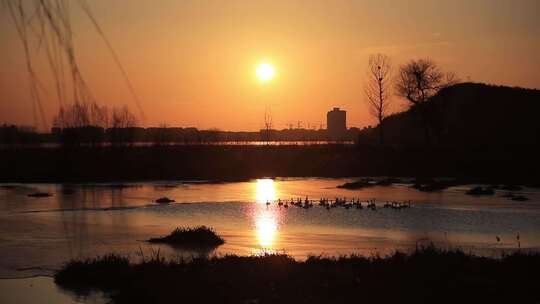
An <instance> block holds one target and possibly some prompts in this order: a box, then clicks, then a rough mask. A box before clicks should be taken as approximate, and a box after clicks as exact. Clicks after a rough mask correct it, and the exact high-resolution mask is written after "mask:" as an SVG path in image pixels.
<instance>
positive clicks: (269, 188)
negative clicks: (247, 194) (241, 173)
mask: <svg viewBox="0 0 540 304" xmlns="http://www.w3.org/2000/svg"><path fill="white" fill-rule="evenodd" d="M255 195H256V200H257V203H263V204H264V203H266V202H272V201H274V200H276V199H277V198H276V188H275V186H274V180H273V179H258V180H257V188H256V194H255Z"/></svg>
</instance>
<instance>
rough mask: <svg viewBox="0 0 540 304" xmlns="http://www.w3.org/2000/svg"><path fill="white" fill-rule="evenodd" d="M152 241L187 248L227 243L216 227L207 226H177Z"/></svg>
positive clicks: (209, 246) (151, 241)
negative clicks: (216, 230)
mask: <svg viewBox="0 0 540 304" xmlns="http://www.w3.org/2000/svg"><path fill="white" fill-rule="evenodd" d="M148 242H150V243H164V244H169V245H173V246H178V247H186V248H213V247H217V246H220V245H223V244H224V243H225V240H224V239H223V238H222V237H221V236H219V235H218V234H217V233H216V232H215V231H214V229H212V228H210V227H206V226H199V227H194V228H176V229H175V230H173V232H171V233H170V234H169V235H167V236H164V237H158V238H151V239H149V240H148Z"/></svg>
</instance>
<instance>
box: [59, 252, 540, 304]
mask: <svg viewBox="0 0 540 304" xmlns="http://www.w3.org/2000/svg"><path fill="white" fill-rule="evenodd" d="M539 270H540V254H527V253H514V254H511V255H507V256H504V257H502V258H500V259H495V258H485V257H478V256H474V255H470V254H466V253H464V252H462V251H459V250H456V251H442V250H438V249H436V248H433V247H428V248H424V249H420V250H417V251H415V252H413V253H411V254H404V253H399V252H398V253H395V254H393V255H391V256H388V257H377V256H374V257H362V256H349V257H339V258H325V257H310V258H308V259H307V260H306V261H302V262H300V261H296V260H294V259H292V258H291V257H289V256H287V255H264V256H250V257H239V256H224V257H211V258H207V257H197V258H194V259H192V260H189V261H187V260H175V261H166V260H165V259H163V258H162V257H159V256H155V257H154V258H152V259H150V260H145V261H142V262H141V263H136V264H133V263H130V262H129V260H128V259H127V258H126V257H122V256H118V255H108V256H103V257H99V258H95V259H88V260H76V261H71V262H69V263H67V264H66V265H65V266H64V268H63V269H61V270H60V271H59V272H58V273H57V274H56V276H55V281H56V283H57V284H58V285H60V286H61V287H63V288H67V289H71V290H75V291H81V290H88V289H100V290H104V291H108V292H111V295H112V298H113V300H114V302H116V303H172V302H179V301H181V302H187V303H352V302H365V303H374V302H377V303H391V302H393V303H403V302H415V303H462V302H466V303H475V302H476V303H503V302H504V303H538V302H539V301H540V294H539V293H538V292H537V287H538V286H539V284H540V277H539V276H538V275H537V272H538V271H539Z"/></svg>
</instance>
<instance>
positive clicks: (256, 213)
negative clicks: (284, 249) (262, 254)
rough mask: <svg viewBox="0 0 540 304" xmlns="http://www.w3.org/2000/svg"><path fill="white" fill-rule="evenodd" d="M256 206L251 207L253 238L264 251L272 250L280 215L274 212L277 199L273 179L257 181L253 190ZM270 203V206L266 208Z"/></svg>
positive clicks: (276, 211)
mask: <svg viewBox="0 0 540 304" xmlns="http://www.w3.org/2000/svg"><path fill="white" fill-rule="evenodd" d="M255 198H256V202H257V204H255V205H254V206H253V219H254V226H255V236H256V239H257V243H258V245H259V246H260V247H261V248H262V249H263V250H264V251H268V250H273V249H274V247H275V242H276V238H277V235H278V224H279V217H280V213H279V211H278V210H276V209H275V208H276V205H275V204H276V203H275V201H276V200H277V199H278V191H277V189H276V183H275V182H274V180H273V179H258V180H257V183H256V188H255ZM266 202H270V203H271V205H270V206H266V205H265V204H266Z"/></svg>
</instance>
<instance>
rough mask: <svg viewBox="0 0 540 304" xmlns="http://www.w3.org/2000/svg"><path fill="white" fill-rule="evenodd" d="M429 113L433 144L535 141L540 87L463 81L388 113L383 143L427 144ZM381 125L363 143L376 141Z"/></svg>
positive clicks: (539, 130)
mask: <svg viewBox="0 0 540 304" xmlns="http://www.w3.org/2000/svg"><path fill="white" fill-rule="evenodd" d="M423 110H425V111H426V112H427V113H428V117H429V125H430V128H429V129H430V138H431V142H432V144H435V145H441V146H458V147H459V146H461V147H463V146H506V145H513V146H514V145H537V144H538V143H539V142H540V119H539V118H538V115H539V113H540V90H533V89H523V88H512V87H504V86H492V85H485V84H477V83H462V84H458V85H455V86H452V87H449V88H446V89H443V90H441V91H440V92H439V93H438V94H437V95H435V96H433V97H432V98H431V99H430V100H429V101H428V102H426V103H425V104H423V105H419V106H413V107H411V108H410V109H409V110H407V111H405V112H402V113H398V114H395V115H392V116H389V117H388V118H387V119H386V120H385V122H384V132H385V143H386V144H391V145H396V144H397V145H419V144H424V143H425V142H426V141H425V136H424V125H423V123H422V116H421V111H423ZM377 136H378V127H376V128H372V129H365V130H363V131H362V132H361V135H360V139H359V141H360V142H361V143H376V142H377V140H378V138H377Z"/></svg>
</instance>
